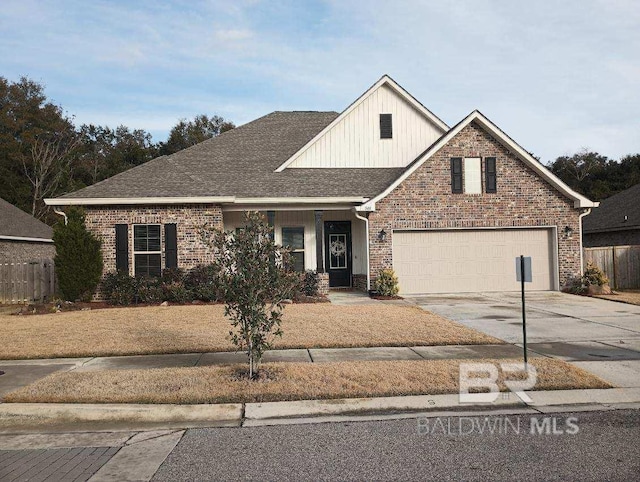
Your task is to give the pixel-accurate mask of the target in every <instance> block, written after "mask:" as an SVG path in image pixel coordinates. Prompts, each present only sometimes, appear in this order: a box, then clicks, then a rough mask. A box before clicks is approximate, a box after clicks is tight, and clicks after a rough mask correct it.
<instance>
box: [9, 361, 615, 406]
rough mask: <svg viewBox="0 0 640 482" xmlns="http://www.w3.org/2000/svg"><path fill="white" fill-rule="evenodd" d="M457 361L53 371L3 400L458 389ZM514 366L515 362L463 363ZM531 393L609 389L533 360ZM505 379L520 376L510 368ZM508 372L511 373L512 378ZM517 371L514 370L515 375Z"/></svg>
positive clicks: (194, 398)
mask: <svg viewBox="0 0 640 482" xmlns="http://www.w3.org/2000/svg"><path fill="white" fill-rule="evenodd" d="M463 361H465V360H423V361H369V362H341V363H322V364H314V363H265V364H264V365H262V368H261V372H262V375H261V377H260V378H259V379H258V380H256V381H250V380H248V379H247V378H246V377H244V376H242V374H243V372H245V371H246V365H226V366H211V367H189V368H166V369H150V370H105V371H97V372H73V371H71V372H63V373H55V374H53V375H49V376H48V377H46V378H43V379H41V380H39V381H37V382H35V383H33V384H31V385H28V386H26V387H23V388H21V389H19V390H16V391H14V392H12V393H10V394H8V395H6V396H5V397H4V401H5V402H30V403H37V402H40V403H56V402H57V403H182V404H193V403H239V402H268V401H279V400H307V399H336V398H360V397H384V396H401V395H422V394H429V395H435V394H442V393H458V392H459V381H458V380H459V365H460V363H461V362H463ZM466 361H467V362H474V363H496V364H498V363H504V362H511V363H519V364H522V361H521V360H466ZM530 364H532V365H534V366H535V367H536V370H537V383H536V386H535V388H534V389H535V390H562V389H578V388H585V389H589V388H611V385H609V384H608V383H606V382H604V381H603V380H601V379H599V378H598V377H596V376H594V375H591V374H590V373H588V372H586V371H584V370H582V369H580V368H577V367H575V366H573V365H570V364H568V363H566V362H563V361H560V360H555V359H549V358H535V359H533V360H532V361H530ZM510 375H511V376H513V378H505V374H504V373H502V372H501V374H500V379H499V382H498V385H499V386H500V388H501V389H502V390H503V391H506V386H505V385H504V383H503V381H504V380H505V379H514V380H516V379H522V377H518V376H517V375H518V373H515V374H510ZM514 375H515V376H514ZM520 375H521V374H520Z"/></svg>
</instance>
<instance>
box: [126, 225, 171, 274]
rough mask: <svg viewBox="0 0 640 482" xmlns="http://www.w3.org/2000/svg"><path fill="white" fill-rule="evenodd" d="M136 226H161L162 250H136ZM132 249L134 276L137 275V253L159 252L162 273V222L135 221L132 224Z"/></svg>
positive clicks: (161, 239)
mask: <svg viewBox="0 0 640 482" xmlns="http://www.w3.org/2000/svg"><path fill="white" fill-rule="evenodd" d="M136 226H159V227H160V251H136ZM131 227H132V229H131V250H132V251H133V263H131V265H132V267H133V276H135V275H136V254H159V255H160V272H161V273H162V245H163V242H164V239H163V234H162V224H161V223H135V224H132V225H131Z"/></svg>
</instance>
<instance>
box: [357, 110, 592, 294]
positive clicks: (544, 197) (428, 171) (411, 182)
mask: <svg viewBox="0 0 640 482" xmlns="http://www.w3.org/2000/svg"><path fill="white" fill-rule="evenodd" d="M485 156H495V157H496V164H497V174H498V175H497V179H498V181H497V183H498V190H497V191H498V192H497V193H494V194H487V193H483V194H452V193H451V170H450V169H451V167H450V166H451V164H450V159H451V157H485ZM483 184H484V179H483ZM579 214H580V210H579V209H575V208H574V207H573V200H570V199H568V198H566V197H565V196H563V195H562V194H560V193H559V192H558V191H557V190H556V189H555V188H553V187H552V186H551V185H550V184H549V183H547V182H546V181H544V180H542V179H541V178H540V177H539V176H538V175H537V174H536V173H535V172H534V171H533V170H532V169H531V168H530V167H528V166H527V165H526V164H524V163H523V162H522V161H520V160H519V159H518V158H517V157H515V156H514V155H512V154H511V153H510V152H509V151H508V150H507V149H505V148H504V147H503V146H502V145H501V144H500V143H498V142H497V141H496V140H495V139H493V138H492V137H491V136H490V135H489V134H488V133H487V132H486V131H484V130H483V129H482V128H481V127H480V126H479V125H477V124H476V123H475V122H474V123H471V124H470V125H468V126H467V127H465V128H464V129H463V130H462V131H461V132H460V133H458V134H457V135H456V136H455V137H453V138H452V139H451V140H450V141H449V142H448V143H447V144H446V145H445V146H444V147H443V148H441V149H440V150H439V151H438V152H437V153H436V154H434V155H433V156H432V157H431V158H430V159H429V160H428V161H426V162H425V163H424V164H423V165H422V166H421V167H420V168H419V169H418V170H417V171H416V172H414V173H413V174H412V175H411V176H409V177H408V178H407V179H406V180H405V181H404V182H403V183H402V184H401V185H400V186H398V187H397V188H396V189H394V190H393V191H392V192H391V193H390V194H389V195H388V196H387V197H385V198H384V199H382V200H381V201H379V202H378V203H376V211H375V212H372V213H370V214H369V223H370V224H369V243H370V253H369V256H370V269H371V277H372V283H373V281H374V279H375V277H376V275H377V273H378V272H379V271H380V270H381V269H383V268H392V267H393V260H392V235H391V236H387V237H386V239H385V240H384V241H380V240H378V233H379V232H380V230H382V229H384V230H385V231H386V232H387V233H392V231H393V230H394V229H444V228H483V227H505V228H506V227H514V226H518V227H520V226H521V227H528V226H531V227H533V226H557V228H558V229H557V232H558V263H559V271H560V286H563V285H564V284H566V282H567V281H568V280H569V279H570V278H571V277H573V276H576V275H578V274H579V273H580V239H579V234H578V233H579V232H580V231H579V218H578V216H579ZM565 226H569V227H570V228H571V229H572V230H573V233H574V234H573V236H572V237H570V238H568V237H567V236H566V235H565V234H564V227H565Z"/></svg>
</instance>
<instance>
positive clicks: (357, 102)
mask: <svg viewBox="0 0 640 482" xmlns="http://www.w3.org/2000/svg"><path fill="white" fill-rule="evenodd" d="M385 84H386V85H388V86H389V87H390V88H391V89H392V90H394V91H395V92H396V93H397V94H398V95H399V96H400V97H402V98H403V99H404V100H405V101H406V102H407V103H409V105H411V106H412V107H413V108H414V109H416V110H417V111H418V112H419V113H421V114H422V115H423V116H424V117H425V118H427V119H428V120H429V121H430V122H431V123H433V124H434V125H435V126H436V127H438V128H439V129H440V130H441V131H442V132H443V133H444V132H447V131H448V130H449V126H448V125H447V124H445V123H444V122H443V121H442V120H441V119H440V118H439V117H438V116H436V115H435V114H434V113H433V112H431V111H430V110H429V109H427V108H426V107H425V106H424V105H422V104H421V103H420V102H418V101H417V100H416V99H415V97H413V96H412V95H411V94H410V93H409V92H407V91H406V90H405V89H404V88H402V87H401V86H400V85H399V84H398V83H397V82H396V81H395V80H393V79H392V78H391V77H389V76H388V75H386V74H385V75H383V76H382V77H381V78H380V80H378V81H377V82H376V83H375V84H373V85H372V86H371V87H370V88H369V89H368V90H367V91H366V92H365V93H364V94H362V95H361V96H360V97H358V98H357V99H356V100H355V101H354V102H353V103H352V104H351V105H350V106H349V107H347V108H346V109H345V110H343V111H342V112H341V113H340V115H339V116H338V117H336V118H335V119H334V120H333V122H331V123H330V124H329V125H328V126H327V127H325V128H324V129H322V130H321V131H320V132H319V133H318V134H317V135H316V136H315V137H314V138H313V139H311V140H310V141H309V142H307V143H306V144H305V145H304V146H302V147H301V148H300V149H299V150H298V151H296V152H295V153H294V154H293V155H292V156H291V157H290V158H289V159H287V160H286V161H285V162H284V163H283V164H281V165H280V166H279V167H278V168H277V169H276V170H275V172H282V171H284V170H285V169H286V168H287V167H288V166H290V165H291V164H292V163H293V162H294V161H295V160H296V159H297V158H299V157H300V156H301V155H302V154H303V153H304V152H305V151H306V150H307V149H309V147H311V146H312V145H313V144H315V143H316V141H318V139H320V138H322V137H323V136H324V135H325V134H326V133H327V132H329V131H330V130H331V129H333V127H334V126H336V125H337V124H338V123H340V122H341V121H342V120H343V119H344V118H345V117H346V116H348V115H349V113H351V112H352V111H353V110H354V109H355V108H356V107H358V106H359V105H360V104H361V103H362V102H363V101H364V100H365V99H366V98H367V97H369V96H370V95H371V94H372V93H373V92H375V91H376V90H377V89H379V88H380V87H382V86H383V85H385Z"/></svg>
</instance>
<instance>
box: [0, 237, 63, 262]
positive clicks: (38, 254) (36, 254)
mask: <svg viewBox="0 0 640 482" xmlns="http://www.w3.org/2000/svg"><path fill="white" fill-rule="evenodd" d="M55 254H56V248H55V247H54V245H53V243H38V242H32V241H9V240H6V239H0V261H20V262H25V261H33V260H35V259H40V258H51V259H53V257H54V256H55Z"/></svg>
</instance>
